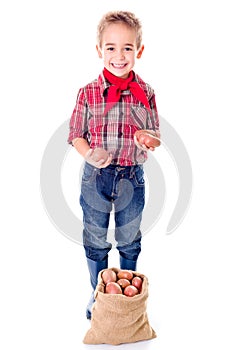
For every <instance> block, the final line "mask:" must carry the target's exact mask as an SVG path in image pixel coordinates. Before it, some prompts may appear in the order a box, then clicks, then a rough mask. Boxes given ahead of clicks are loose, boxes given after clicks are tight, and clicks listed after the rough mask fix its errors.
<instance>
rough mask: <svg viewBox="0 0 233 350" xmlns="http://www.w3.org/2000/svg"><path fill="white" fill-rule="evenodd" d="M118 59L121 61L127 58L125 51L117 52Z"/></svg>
mask: <svg viewBox="0 0 233 350" xmlns="http://www.w3.org/2000/svg"><path fill="white" fill-rule="evenodd" d="M116 57H117V58H118V59H119V60H123V59H124V58H125V55H124V52H123V51H117V54H116Z"/></svg>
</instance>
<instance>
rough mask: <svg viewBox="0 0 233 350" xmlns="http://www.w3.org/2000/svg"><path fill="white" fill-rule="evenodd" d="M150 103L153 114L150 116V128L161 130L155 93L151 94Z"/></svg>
mask: <svg viewBox="0 0 233 350" xmlns="http://www.w3.org/2000/svg"><path fill="white" fill-rule="evenodd" d="M149 104H150V108H151V112H152V113H151V114H150V118H149V120H148V129H152V130H159V115H158V111H157V106H156V101H155V94H154V93H153V95H152V96H151V98H150V99H149Z"/></svg>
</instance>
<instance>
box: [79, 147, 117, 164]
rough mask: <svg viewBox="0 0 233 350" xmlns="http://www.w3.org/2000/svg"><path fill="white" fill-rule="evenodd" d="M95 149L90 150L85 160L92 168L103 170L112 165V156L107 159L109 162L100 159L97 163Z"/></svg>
mask: <svg viewBox="0 0 233 350" xmlns="http://www.w3.org/2000/svg"><path fill="white" fill-rule="evenodd" d="M93 153H94V149H92V148H91V149H89V151H88V152H87V153H86V155H85V157H84V159H85V161H86V162H87V163H89V164H91V165H92V166H94V167H95V168H98V169H101V168H106V167H107V166H108V165H110V164H111V161H112V155H111V154H110V155H109V156H108V158H107V160H104V159H100V160H98V161H96V160H95V159H94V155H93Z"/></svg>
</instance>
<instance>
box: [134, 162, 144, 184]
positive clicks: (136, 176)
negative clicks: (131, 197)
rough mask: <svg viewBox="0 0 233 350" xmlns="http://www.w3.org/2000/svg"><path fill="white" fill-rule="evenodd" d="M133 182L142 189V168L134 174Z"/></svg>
mask: <svg viewBox="0 0 233 350" xmlns="http://www.w3.org/2000/svg"><path fill="white" fill-rule="evenodd" d="M134 181H135V183H136V185H137V186H141V187H143V186H144V185H145V180H144V171H143V168H142V167H138V168H137V169H136V170H135V172H134Z"/></svg>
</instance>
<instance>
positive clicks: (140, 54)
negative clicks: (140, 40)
mask: <svg viewBox="0 0 233 350" xmlns="http://www.w3.org/2000/svg"><path fill="white" fill-rule="evenodd" d="M143 51H144V45H142V46H141V47H140V49H139V50H138V53H137V56H136V57H137V58H141V56H142V53H143Z"/></svg>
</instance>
